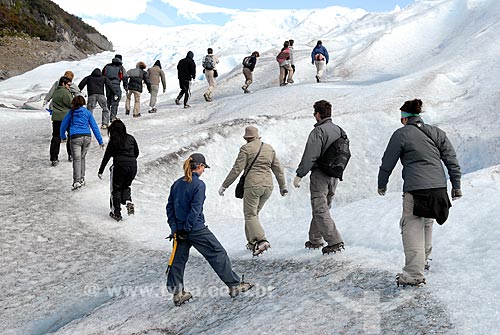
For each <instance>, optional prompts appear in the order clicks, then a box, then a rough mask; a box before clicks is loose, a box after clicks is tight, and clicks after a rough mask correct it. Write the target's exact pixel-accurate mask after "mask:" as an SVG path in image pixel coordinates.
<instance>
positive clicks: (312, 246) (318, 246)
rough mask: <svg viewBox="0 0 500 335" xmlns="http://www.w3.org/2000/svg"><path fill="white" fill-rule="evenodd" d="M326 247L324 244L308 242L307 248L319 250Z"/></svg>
mask: <svg viewBox="0 0 500 335" xmlns="http://www.w3.org/2000/svg"><path fill="white" fill-rule="evenodd" d="M323 245H324V243H312V242H311V241H306V244H305V246H306V248H307V249H319V248H321V247H322V246H323Z"/></svg>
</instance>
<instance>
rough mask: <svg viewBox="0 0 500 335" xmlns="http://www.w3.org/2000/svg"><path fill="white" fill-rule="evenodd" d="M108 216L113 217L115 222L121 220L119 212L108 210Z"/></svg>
mask: <svg viewBox="0 0 500 335" xmlns="http://www.w3.org/2000/svg"><path fill="white" fill-rule="evenodd" d="M109 216H111V218H113V219H114V220H116V221H117V222H118V221H121V220H122V216H121V214H115V213H113V212H109Z"/></svg>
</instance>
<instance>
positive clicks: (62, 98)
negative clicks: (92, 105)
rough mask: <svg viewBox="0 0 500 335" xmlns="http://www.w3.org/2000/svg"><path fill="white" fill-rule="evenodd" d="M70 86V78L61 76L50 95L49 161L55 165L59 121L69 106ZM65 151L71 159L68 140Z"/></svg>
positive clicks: (58, 139) (57, 156)
mask: <svg viewBox="0 0 500 335" xmlns="http://www.w3.org/2000/svg"><path fill="white" fill-rule="evenodd" d="M70 87H71V79H69V78H68V77H64V76H63V77H61V78H59V83H58V86H57V88H56V89H55V91H54V94H53V95H52V102H51V105H52V139H51V140H50V162H51V164H52V166H57V164H59V151H60V149H61V136H60V129H61V122H62V120H63V119H64V117H65V116H66V113H68V110H69V109H70V108H71V99H73V96H72V95H71V92H70ZM65 138H66V136H65ZM66 151H67V152H68V160H69V161H71V148H70V146H69V141H68V142H66Z"/></svg>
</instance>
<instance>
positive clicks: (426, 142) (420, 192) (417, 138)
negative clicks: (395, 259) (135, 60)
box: [378, 99, 462, 286]
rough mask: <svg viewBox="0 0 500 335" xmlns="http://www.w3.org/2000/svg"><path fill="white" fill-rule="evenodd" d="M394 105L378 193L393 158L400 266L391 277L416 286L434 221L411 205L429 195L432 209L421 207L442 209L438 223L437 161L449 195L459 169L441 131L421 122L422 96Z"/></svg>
mask: <svg viewBox="0 0 500 335" xmlns="http://www.w3.org/2000/svg"><path fill="white" fill-rule="evenodd" d="M400 110H401V123H402V124H403V127H402V128H399V129H398V130H396V131H395V132H394V133H393V134H392V136H391V139H390V140H389V144H388V145H387V148H386V150H385V152H384V156H383V157H382V165H381V166H380V169H379V174H378V193H379V194H380V195H385V193H386V191H387V183H388V181H389V176H390V175H391V172H392V170H393V169H394V166H395V165H396V163H397V162H398V160H401V164H402V165H403V180H404V184H403V214H402V217H401V221H400V227H401V234H402V238H403V248H404V253H405V267H404V268H403V272H402V273H400V274H398V275H397V279H396V280H397V284H398V285H400V284H401V285H417V286H418V285H420V284H422V283H425V278H424V268H425V266H426V260H427V259H428V258H429V255H430V253H431V250H432V224H433V222H434V220H433V219H431V218H429V217H422V216H417V215H415V214H414V210H415V205H416V204H419V199H420V197H424V199H429V200H430V201H431V203H432V205H431V206H434V207H436V208H427V209H428V210H434V211H435V212H437V213H439V212H443V211H444V212H445V217H444V218H443V220H441V221H442V222H440V221H439V219H438V222H440V223H443V222H444V221H445V220H446V217H447V215H448V208H449V207H451V204H450V201H449V199H448V195H447V191H446V175H445V172H444V169H443V166H442V163H441V161H442V162H443V163H444V164H445V165H446V168H447V169H448V174H449V176H450V181H451V184H452V191H451V195H452V200H455V199H457V198H459V197H461V196H462V191H461V189H460V178H461V172H460V166H459V165H458V161H457V157H456V154H455V150H454V148H453V145H452V144H451V142H450V141H449V139H448V137H447V136H446V133H445V132H444V131H442V130H441V129H439V128H438V127H435V126H430V125H426V124H424V122H423V120H422V118H421V117H420V113H421V112H422V101H421V100H419V99H414V100H411V101H406V102H405V103H404V104H403V106H402V107H401V108H400ZM425 206H427V207H428V206H429V205H424V207H425ZM418 207H420V206H418ZM417 214H418V213H417Z"/></svg>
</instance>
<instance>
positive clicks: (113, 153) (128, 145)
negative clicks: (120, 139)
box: [99, 134, 139, 174]
mask: <svg viewBox="0 0 500 335" xmlns="http://www.w3.org/2000/svg"><path fill="white" fill-rule="evenodd" d="M111 157H113V165H120V166H137V157H139V147H138V146H137V142H136V141H135V138H134V136H132V135H130V134H127V138H126V140H125V145H124V146H123V147H117V146H115V145H114V143H113V141H109V143H108V146H107V147H106V151H105V152H104V157H102V162H101V166H100V167H99V174H102V173H103V172H104V168H105V167H106V165H107V164H108V162H109V159H110V158H111Z"/></svg>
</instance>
